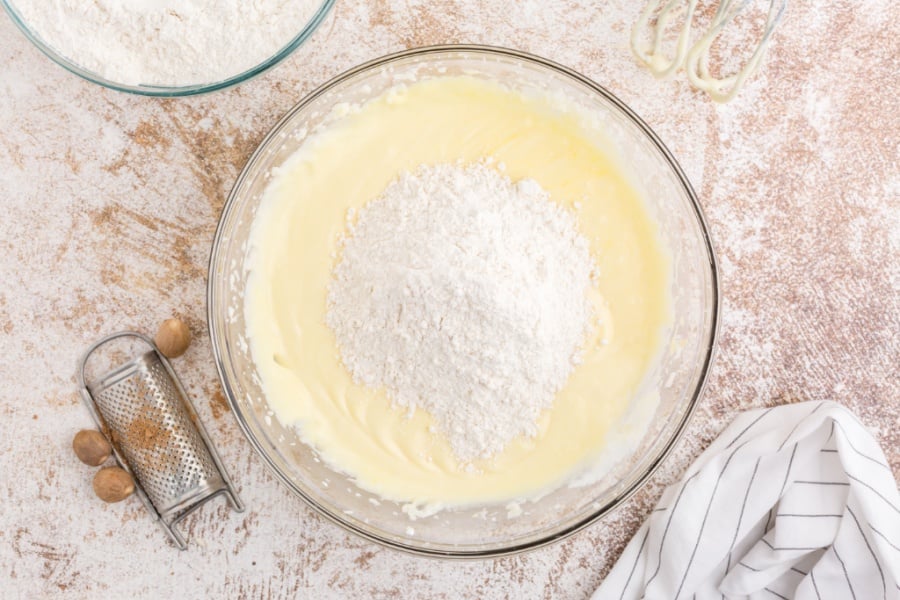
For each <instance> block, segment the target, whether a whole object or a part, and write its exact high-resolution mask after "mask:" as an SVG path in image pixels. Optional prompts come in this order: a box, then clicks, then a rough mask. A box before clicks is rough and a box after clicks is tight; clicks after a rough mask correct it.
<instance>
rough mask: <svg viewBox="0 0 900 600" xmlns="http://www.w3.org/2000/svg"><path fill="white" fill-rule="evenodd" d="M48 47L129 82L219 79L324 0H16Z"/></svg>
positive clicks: (252, 61) (293, 29) (289, 33)
mask: <svg viewBox="0 0 900 600" xmlns="http://www.w3.org/2000/svg"><path fill="white" fill-rule="evenodd" d="M12 4H13V7H14V9H15V10H16V12H18V13H19V15H20V16H21V17H22V19H23V20H24V21H25V23H26V24H27V25H28V27H29V28H30V29H31V30H32V31H33V32H34V33H36V34H37V35H38V36H39V37H40V38H41V39H42V40H43V41H44V43H46V44H47V45H49V46H50V47H51V48H53V49H54V50H56V51H57V52H58V53H60V54H61V55H63V56H65V57H66V58H68V59H69V60H71V61H72V62H74V63H76V64H78V65H79V66H81V67H83V68H85V69H87V70H89V71H92V72H94V73H96V74H98V75H101V76H102V77H104V78H106V79H109V80H111V81H115V82H117V83H123V84H128V85H137V84H146V85H164V86H185V85H194V84H203V83H214V82H217V81H222V80H224V79H227V78H229V77H231V76H233V75H237V74H239V73H242V72H244V71H246V70H248V69H250V68H252V67H255V66H256V65H258V64H260V63H261V62H263V61H264V60H266V59H267V58H269V57H271V56H273V55H274V54H275V53H276V52H278V51H279V50H280V49H281V48H283V47H284V46H286V45H287V44H288V42H290V41H291V39H293V38H294V36H296V35H297V34H299V33H300V31H301V30H302V29H303V27H305V26H306V24H307V23H308V22H309V21H310V19H311V18H312V17H313V15H314V14H315V13H316V10H317V9H318V8H319V6H320V4H321V1H320V0H245V1H241V0H126V1H122V0H13V2H12Z"/></svg>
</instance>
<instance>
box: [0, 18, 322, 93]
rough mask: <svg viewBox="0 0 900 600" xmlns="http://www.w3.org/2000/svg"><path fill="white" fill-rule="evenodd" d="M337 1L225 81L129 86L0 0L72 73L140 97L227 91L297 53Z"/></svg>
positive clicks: (36, 42)
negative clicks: (56, 44) (88, 65)
mask: <svg viewBox="0 0 900 600" xmlns="http://www.w3.org/2000/svg"><path fill="white" fill-rule="evenodd" d="M335 2H336V0H321V3H320V4H319V8H317V9H316V12H315V14H314V15H313V16H312V17H311V18H310V19H309V20H308V21H307V22H306V25H304V26H303V28H302V29H301V30H300V32H299V33H298V34H297V35H295V36H294V37H293V38H292V39H291V41H290V42H288V43H287V44H286V45H285V46H283V47H282V48H281V49H280V50H278V52H276V53H275V54H273V55H272V56H270V57H269V58H267V59H266V60H264V61H263V62H261V63H259V64H257V65H255V66H253V67H251V68H249V69H247V70H245V71H242V72H241V73H237V74H235V75H232V76H230V77H228V78H226V79H223V80H221V81H214V82H211V83H199V84H191V85H183V86H165V85H129V84H124V83H118V82H115V81H111V80H109V79H106V78H104V77H102V76H100V75H99V74H97V73H94V72H93V71H89V70H87V69H85V68H83V67H81V66H80V65H78V64H77V63H75V62H74V61H72V60H70V59H68V58H66V57H65V56H63V55H62V54H60V53H58V52H57V51H56V50H54V49H53V48H52V47H51V46H50V45H49V44H47V43H46V42H44V41H43V40H42V39H41V38H40V36H39V35H38V34H37V33H36V32H35V31H32V30H31V28H30V27H29V26H28V24H27V23H26V21H25V19H24V18H23V17H21V16H20V15H19V13H18V12H16V9H15V8H14V7H13V2H12V0H0V5H2V6H3V8H4V9H5V10H6V14H8V15H9V18H10V19H11V20H12V22H13V23H14V24H15V25H16V27H18V29H19V31H21V32H22V34H23V35H24V36H25V37H26V38H27V39H28V41H30V42H31V43H32V44H33V45H34V46H35V47H36V48H37V49H38V50H40V51H41V53H43V54H44V55H45V56H46V57H47V58H49V59H50V60H52V61H53V62H54V63H56V64H57V65H59V66H61V67H62V68H63V69H65V70H66V71H68V72H69V73H72V74H73V75H77V76H78V77H81V78H82V79H85V80H87V81H90V82H91V83H95V84H97V85H100V86H102V87H105V88H108V89H111V90H115V91H117V92H125V93H128V94H135V95H138V96H151V97H159V98H177V97H183V96H196V95H199V94H207V93H210V92H215V91H218V90H223V89H225V88H229V87H232V86H235V85H238V84H241V83H244V82H246V81H249V80H251V79H253V78H254V77H256V76H257V75H260V74H262V73H263V72H265V71H268V70H269V69H271V68H272V67H274V66H275V65H277V64H278V63H280V62H281V61H283V60H284V59H285V58H287V57H288V56H290V55H291V54H292V53H293V52H294V50H296V49H297V48H299V47H300V46H301V45H302V44H303V42H305V41H306V40H308V39H309V38H310V37H311V36H312V34H313V33H315V31H316V30H317V29H318V28H319V25H321V23H322V21H324V20H325V17H327V16H328V13H329V11H330V10H331V8H332V7H333V6H334V3H335Z"/></svg>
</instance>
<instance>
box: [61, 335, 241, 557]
mask: <svg viewBox="0 0 900 600" xmlns="http://www.w3.org/2000/svg"><path fill="white" fill-rule="evenodd" d="M123 338H130V339H131V341H132V342H133V341H137V342H139V343H140V344H141V345H146V346H147V348H148V349H147V351H146V352H144V353H143V354H140V355H139V356H137V357H135V358H133V359H131V360H129V361H127V362H125V363H124V364H121V365H120V366H117V367H114V368H112V369H111V370H109V371H108V372H107V373H106V374H104V375H101V376H100V377H97V378H96V379H93V380H91V381H87V377H86V370H87V365H88V361H89V360H90V359H91V358H92V357H94V356H95V355H97V354H98V353H99V354H103V351H104V350H105V349H107V345H108V344H109V343H110V342H112V341H114V340H120V339H123ZM78 384H79V387H80V392H81V395H82V398H83V399H84V402H85V404H86V405H87V407H88V409H89V410H90V412H91V416H92V417H93V418H94V421H95V422H96V423H97V426H98V427H99V429H100V431H101V432H103V434H104V435H105V436H106V438H107V439H108V440H109V442H110V445H111V446H112V448H113V455H114V456H115V458H116V462H118V463H119V466H121V467H122V468H123V469H125V470H126V471H128V473H130V474H131V476H132V477H133V478H134V481H135V491H136V493H137V495H138V496H139V497H140V499H141V501H142V502H143V503H144V506H146V507H147V510H148V511H150V514H151V515H153V516H154V518H155V519H156V520H157V521H159V523H160V525H161V526H162V528H163V529H164V530H165V532H166V533H167V534H168V535H169V537H170V538H171V540H172V541H173V542H174V543H175V545H176V546H178V547H179V548H180V549H182V550H185V549H187V542H186V541H185V539H184V537H183V536H182V534H181V533H180V532H179V531H178V530H177V529H176V527H175V526H176V525H177V524H178V522H179V521H181V520H182V519H183V518H184V517H186V516H187V515H189V514H190V513H192V512H193V511H194V510H196V509H197V508H199V507H200V505H202V504H204V503H205V502H206V501H208V500H210V499H212V498H214V497H215V496H218V495H220V494H224V495H225V496H226V497H227V498H228V502H229V503H230V504H231V506H232V508H234V510H236V511H238V512H243V510H244V505H243V503H242V502H241V500H240V498H238V495H237V492H236V490H235V489H234V485H233V484H232V483H231V480H230V479H229V478H228V474H227V473H226V471H225V467H224V466H223V465H222V461H221V460H220V459H219V456H218V454H217V453H216V450H215V448H214V447H213V445H212V442H211V441H210V439H209V436H208V435H207V433H206V430H205V429H204V427H203V425H202V424H201V423H200V420H199V419H198V418H197V413H196V411H195V410H194V407H193V405H192V404H191V402H190V400H189V399H188V397H187V394H186V393H185V391H184V387H183V386H182V385H181V381H179V379H178V376H177V375H176V374H175V371H174V370H173V369H172V366H171V365H170V364H169V361H168V360H167V359H166V358H165V357H164V356H163V355H162V354H161V353H160V352H159V349H158V348H157V347H156V345H155V344H154V343H153V341H152V340H150V338H148V337H146V336H144V335H142V334H140V333H135V332H131V331H123V332H119V333H114V334H112V335H109V336H107V337H105V338H103V339H101V340H100V341H98V342H97V343H95V344H94V345H92V346H91V347H90V348H89V349H88V350H87V352H85V354H84V356H83V357H82V358H81V360H80V362H79V367H78Z"/></svg>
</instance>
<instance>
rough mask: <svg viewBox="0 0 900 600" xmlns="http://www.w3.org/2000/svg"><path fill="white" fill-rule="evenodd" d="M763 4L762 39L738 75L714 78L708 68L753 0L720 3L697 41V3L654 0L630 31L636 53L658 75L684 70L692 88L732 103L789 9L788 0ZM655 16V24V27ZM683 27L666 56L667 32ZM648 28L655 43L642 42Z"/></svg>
mask: <svg viewBox="0 0 900 600" xmlns="http://www.w3.org/2000/svg"><path fill="white" fill-rule="evenodd" d="M761 1H762V0H761ZM764 1H765V2H767V4H768V11H767V14H766V21H765V25H764V26H763V31H762V35H761V36H760V37H759V39H758V40H757V41H756V45H755V47H754V48H753V52H752V53H751V54H750V56H749V58H748V59H747V60H746V62H745V63H744V65H743V67H742V68H741V69H738V70H736V71H735V72H733V73H729V74H726V75H722V76H720V77H715V76H713V75H712V74H711V73H710V69H709V52H710V49H711V48H712V46H713V44H714V43H715V42H716V40H717V39H718V38H719V37H720V36H721V35H723V33H725V32H726V31H727V30H728V27H729V25H731V24H732V23H733V22H734V20H735V19H736V18H737V17H738V15H740V14H742V13H744V12H745V11H747V10H748V9H749V8H750V7H751V5H752V4H754V0H718V5H717V7H716V12H715V15H714V16H713V18H712V22H711V23H710V24H709V26H708V28H707V29H706V31H704V32H703V33H702V34H701V35H700V37H699V38H697V39H693V38H692V35H691V33H692V31H691V30H692V27H693V23H694V15H695V12H696V9H697V3H698V0H649V1H648V2H647V4H646V5H645V6H644V10H643V11H642V12H641V15H640V17H638V20H637V22H635V24H634V27H633V28H632V30H631V49H632V51H633V52H634V55H635V56H636V57H637V58H638V60H640V61H641V62H642V63H644V65H646V66H647V67H648V68H649V69H650V71H651V72H653V74H654V75H656V76H657V77H666V76H668V75H671V74H673V73H675V72H676V71H677V70H678V69H680V68H681V67H684V70H685V72H686V73H687V76H688V80H689V81H690V82H691V85H693V86H694V87H695V88H697V89H700V90H703V91H705V92H707V93H708V94H709V95H710V96H711V97H712V98H713V100H716V101H717V102H728V101H729V100H731V99H732V98H733V97H734V96H735V94H737V92H738V90H739V89H740V88H741V86H742V85H743V84H744V82H745V81H746V80H747V79H748V78H749V77H750V76H751V75H753V73H754V72H756V70H757V69H758V68H759V65H760V63H761V62H762V59H763V57H764V56H765V51H766V48H767V46H768V44H769V40H770V38H771V37H772V33H774V31H775V28H776V27H777V26H778V23H779V22H780V21H781V18H782V16H783V15H784V11H785V8H786V7H787V0H764ZM653 15H655V23H654V24H653V25H652V26H651V22H652V17H653ZM679 25H680V31H679V33H678V37H677V40H676V41H675V43H674V50H673V51H672V52H671V54H668V55H667V54H666V52H665V51H664V50H663V45H664V40H663V38H664V35H665V32H666V31H667V30H669V29H674V28H677V27H678V26H679ZM645 29H649V32H650V43H646V42H642V41H641V33H642V32H643V31H644V30H645Z"/></svg>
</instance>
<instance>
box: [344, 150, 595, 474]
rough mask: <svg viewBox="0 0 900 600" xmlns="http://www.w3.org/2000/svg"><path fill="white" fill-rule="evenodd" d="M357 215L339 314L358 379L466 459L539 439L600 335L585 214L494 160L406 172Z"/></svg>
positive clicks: (351, 225)
mask: <svg viewBox="0 0 900 600" xmlns="http://www.w3.org/2000/svg"><path fill="white" fill-rule="evenodd" d="M354 216H355V215H350V218H349V219H348V221H349V222H348V234H347V236H346V237H345V238H344V239H343V241H342V248H341V250H342V252H341V260H340V262H339V263H338V265H337V266H336V267H335V269H334V273H333V280H332V282H331V284H330V286H329V290H328V314H327V323H328V326H329V327H330V328H331V329H332V330H333V331H334V333H335V335H336V337H337V342H338V346H339V350H340V353H341V358H342V360H343V362H344V364H345V365H346V367H347V368H348V370H349V371H350V373H351V374H352V376H353V378H354V380H355V381H356V382H357V383H362V384H365V385H368V386H373V387H384V388H385V389H386V390H387V393H388V395H389V397H390V398H391V400H392V401H393V403H394V404H395V405H397V406H399V407H403V408H407V409H408V410H409V411H410V412H413V411H415V409H416V408H423V409H425V410H427V411H428V412H429V413H430V414H431V415H432V416H433V417H434V422H435V428H436V429H437V432H438V433H440V434H443V435H444V436H446V437H447V439H448V440H449V443H450V446H451V448H452V450H453V452H454V454H455V455H456V456H457V458H458V459H459V460H460V461H462V462H464V463H470V462H471V461H474V460H476V459H480V458H487V457H490V456H492V455H494V454H496V453H498V452H500V451H501V450H503V449H504V448H505V447H506V445H507V444H508V443H509V442H510V441H512V440H513V439H514V438H515V437H517V436H534V435H535V434H537V432H538V424H537V422H538V417H539V416H540V413H541V411H543V410H544V409H546V408H549V407H550V406H551V404H552V403H553V399H554V396H555V394H556V392H558V391H559V390H560V388H561V387H562V386H563V385H564V384H565V383H566V380H567V379H568V377H569V375H570V373H571V372H572V369H573V367H574V366H575V365H576V364H577V363H578V362H579V360H580V350H581V346H582V344H583V343H584V341H585V339H586V336H587V335H588V334H589V333H590V332H591V329H592V326H591V317H592V304H591V302H590V299H589V294H590V292H591V290H592V288H593V287H594V276H595V270H596V268H595V264H594V262H593V260H592V258H591V255H590V251H589V246H588V242H587V240H586V239H585V238H584V237H583V236H582V235H580V234H579V232H578V230H577V227H576V221H575V217H574V216H573V215H572V214H571V213H569V212H568V211H566V210H565V209H563V208H562V207H561V206H560V205H558V204H556V203H554V202H552V201H551V200H550V198H549V195H548V194H547V192H546V191H544V190H543V189H542V188H541V186H540V185H539V184H538V183H537V182H536V181H534V180H531V179H524V180H521V181H518V182H513V181H511V180H510V179H509V178H508V177H505V176H504V175H502V174H501V173H500V172H498V171H497V170H495V169H493V168H492V167H491V166H490V165H489V164H487V163H477V164H472V165H469V166H462V165H451V164H442V165H436V166H423V167H420V168H419V169H418V170H417V171H416V172H414V173H408V172H406V173H402V174H401V175H400V176H399V178H398V179H397V180H395V181H394V182H393V183H391V184H390V185H389V186H388V187H387V189H386V190H385V191H384V193H383V194H382V196H381V197H379V198H377V199H376V200H374V201H373V202H371V203H370V204H369V205H368V206H366V207H365V208H363V209H362V210H360V211H359V214H358V215H356V216H358V218H357V219H356V220H355V222H354V219H353V217H354Z"/></svg>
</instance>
